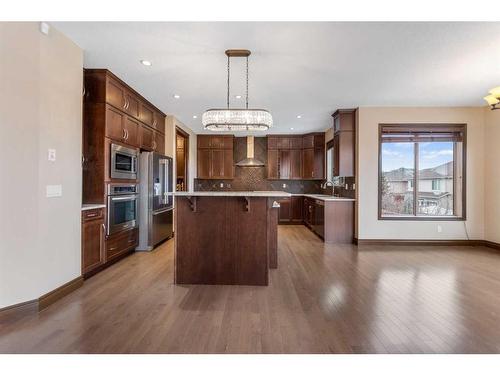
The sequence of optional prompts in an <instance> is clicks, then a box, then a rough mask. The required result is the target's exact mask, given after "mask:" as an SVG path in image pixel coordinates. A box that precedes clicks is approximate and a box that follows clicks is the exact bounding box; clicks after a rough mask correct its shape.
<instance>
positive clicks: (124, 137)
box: [122, 129, 127, 139]
mask: <svg viewBox="0 0 500 375" xmlns="http://www.w3.org/2000/svg"><path fill="white" fill-rule="evenodd" d="M122 131H123V136H122V138H123V139H127V131H126V130H125V129H122Z"/></svg>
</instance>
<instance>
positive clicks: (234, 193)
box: [174, 191, 292, 197]
mask: <svg viewBox="0 0 500 375" xmlns="http://www.w3.org/2000/svg"><path fill="white" fill-rule="evenodd" d="M174 195H175V196H178V197H291V196H292V194H290V193H287V192H284V191H176V192H175V193H174Z"/></svg>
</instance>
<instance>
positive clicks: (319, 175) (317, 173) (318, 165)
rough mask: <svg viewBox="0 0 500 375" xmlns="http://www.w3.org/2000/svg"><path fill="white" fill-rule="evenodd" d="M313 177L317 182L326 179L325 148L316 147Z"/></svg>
mask: <svg viewBox="0 0 500 375" xmlns="http://www.w3.org/2000/svg"><path fill="white" fill-rule="evenodd" d="M312 177H313V178H314V179H315V180H322V179H323V178H324V177H325V148H324V147H316V148H315V149H314V169H313V174H312Z"/></svg>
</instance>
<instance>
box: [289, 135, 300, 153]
mask: <svg viewBox="0 0 500 375" xmlns="http://www.w3.org/2000/svg"><path fill="white" fill-rule="evenodd" d="M290 148H292V149H299V150H301V149H302V137H291V138H290Z"/></svg>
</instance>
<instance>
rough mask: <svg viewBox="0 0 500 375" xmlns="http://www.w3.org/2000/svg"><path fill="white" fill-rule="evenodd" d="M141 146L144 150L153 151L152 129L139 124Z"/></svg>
mask: <svg viewBox="0 0 500 375" xmlns="http://www.w3.org/2000/svg"><path fill="white" fill-rule="evenodd" d="M141 148H142V149H144V150H146V151H153V149H154V134H153V129H151V128H150V127H148V126H146V125H142V126H141Z"/></svg>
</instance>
